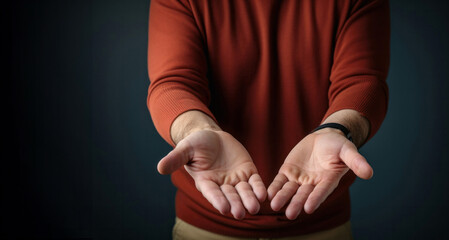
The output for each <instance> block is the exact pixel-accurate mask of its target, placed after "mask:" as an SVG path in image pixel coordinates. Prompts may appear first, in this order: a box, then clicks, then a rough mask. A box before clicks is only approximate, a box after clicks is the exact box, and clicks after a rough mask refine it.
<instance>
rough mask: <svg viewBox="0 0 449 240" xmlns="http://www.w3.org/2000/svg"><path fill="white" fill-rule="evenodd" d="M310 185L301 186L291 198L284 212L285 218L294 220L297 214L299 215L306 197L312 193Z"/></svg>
mask: <svg viewBox="0 0 449 240" xmlns="http://www.w3.org/2000/svg"><path fill="white" fill-rule="evenodd" d="M312 190H313V186H312V185H309V184H307V185H301V186H300V187H299V188H298V191H296V194H295V195H294V196H293V197H292V200H291V201H290V204H289V205H288V207H287V209H286V210H285V216H287V218H288V219H290V220H295V219H296V218H297V217H298V215H299V213H301V210H302V208H303V207H304V203H305V202H306V200H307V197H308V196H309V194H310V193H311V192H312Z"/></svg>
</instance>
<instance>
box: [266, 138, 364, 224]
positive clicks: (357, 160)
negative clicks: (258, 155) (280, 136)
mask: <svg viewBox="0 0 449 240" xmlns="http://www.w3.org/2000/svg"><path fill="white" fill-rule="evenodd" d="M349 169H351V170H353V171H354V173H355V174H356V175H358V176H359V177H361V178H364V179H368V178H370V177H371V175H372V169H371V167H370V166H369V164H368V163H367V162H366V160H365V158H364V157H363V156H362V155H360V154H359V152H358V151H357V148H356V146H355V145H354V144H353V143H352V142H350V141H349V140H347V139H346V138H345V137H344V136H343V135H341V134H339V133H336V132H325V133H319V132H316V133H312V134H309V135H308V136H306V137H305V138H304V139H303V140H302V141H301V142H299V143H298V144H297V145H296V146H295V147H294V148H293V149H292V150H291V152H290V153H289V155H288V156H287V158H286V159H285V162H284V164H283V165H282V166H281V168H280V169H279V173H278V175H277V176H276V177H275V179H274V180H273V182H272V183H271V185H270V187H269V188H268V197H269V199H270V200H271V207H272V209H273V210H275V211H278V210H280V209H281V208H282V207H283V206H285V205H286V204H287V203H288V202H289V204H288V207H287V209H286V211H285V214H286V216H287V218H289V219H295V218H296V217H297V216H298V215H299V213H300V212H301V210H302V209H303V207H304V210H305V211H306V212H307V213H309V214H310V213H313V212H314V211H315V210H316V209H317V208H318V207H319V205H320V204H321V203H322V202H323V201H324V200H325V199H326V198H327V197H328V196H329V195H330V194H331V193H332V191H333V190H334V189H335V188H336V187H337V185H338V183H339V181H340V179H341V178H342V177H343V175H344V174H345V173H346V172H347V171H348V170H349Z"/></svg>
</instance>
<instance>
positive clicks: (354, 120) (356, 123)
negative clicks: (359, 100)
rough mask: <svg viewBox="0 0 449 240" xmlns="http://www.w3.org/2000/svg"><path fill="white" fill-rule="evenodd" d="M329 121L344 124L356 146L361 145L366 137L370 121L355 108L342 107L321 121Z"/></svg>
mask: <svg viewBox="0 0 449 240" xmlns="http://www.w3.org/2000/svg"><path fill="white" fill-rule="evenodd" d="M331 122H332V123H339V124H341V125H343V126H345V127H346V128H347V129H348V130H349V131H350V132H351V136H352V139H353V142H354V144H355V145H356V146H357V147H360V146H362V145H363V144H364V143H365V141H366V139H367V138H368V134H369V131H370V123H369V121H368V120H367V119H366V118H365V117H363V116H362V115H360V113H358V112H357V111H355V110H351V109H343V110H340V111H337V112H335V113H333V114H331V115H330V116H329V117H327V118H326V119H325V120H324V121H323V122H322V123H323V124H324V123H331ZM337 131H338V130H337Z"/></svg>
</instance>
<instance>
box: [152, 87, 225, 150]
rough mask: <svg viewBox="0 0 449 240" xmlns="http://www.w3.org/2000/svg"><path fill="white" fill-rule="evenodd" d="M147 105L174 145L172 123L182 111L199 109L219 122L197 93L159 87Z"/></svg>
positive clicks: (166, 136) (159, 128)
mask: <svg viewBox="0 0 449 240" xmlns="http://www.w3.org/2000/svg"><path fill="white" fill-rule="evenodd" d="M147 105H148V109H149V110H150V114H151V118H152V119H153V123H154V126H155V127H156V129H157V131H158V132H159V134H160V135H161V137H162V138H163V139H164V140H165V141H167V143H169V144H170V145H171V146H173V147H174V146H175V143H174V142H173V140H172V138H171V135H170V129H171V125H172V124H173V122H174V121H175V119H176V118H177V117H178V116H179V115H181V114H182V113H184V112H187V111H191V110H198V111H201V112H203V113H205V114H207V115H208V116H209V117H211V118H212V119H213V120H214V121H215V122H217V120H216V119H215V117H214V115H213V114H212V112H211V111H210V110H209V108H208V107H207V106H206V104H204V103H203V102H202V101H200V100H199V99H198V98H197V97H196V96H195V95H193V94H191V93H189V92H186V91H184V90H180V89H173V88H164V89H162V88H159V89H157V90H154V91H153V92H152V94H151V95H149V97H148V99H147Z"/></svg>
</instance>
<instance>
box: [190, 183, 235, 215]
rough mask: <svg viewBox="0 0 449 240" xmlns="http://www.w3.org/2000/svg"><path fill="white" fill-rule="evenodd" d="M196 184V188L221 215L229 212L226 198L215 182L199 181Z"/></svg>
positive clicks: (229, 207)
mask: <svg viewBox="0 0 449 240" xmlns="http://www.w3.org/2000/svg"><path fill="white" fill-rule="evenodd" d="M196 185H197V187H198V190H199V191H200V192H201V193H202V194H203V196H204V197H205V198H206V199H207V201H209V202H210V203H211V204H212V206H214V208H215V209H217V210H218V211H219V212H220V213H221V214H223V215H225V214H227V213H229V210H230V209H231V206H230V205H229V202H228V199H227V198H226V197H225V195H224V194H223V192H222V191H221V189H220V187H219V186H218V185H217V184H216V183H214V182H212V181H199V182H197V184H196Z"/></svg>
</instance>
